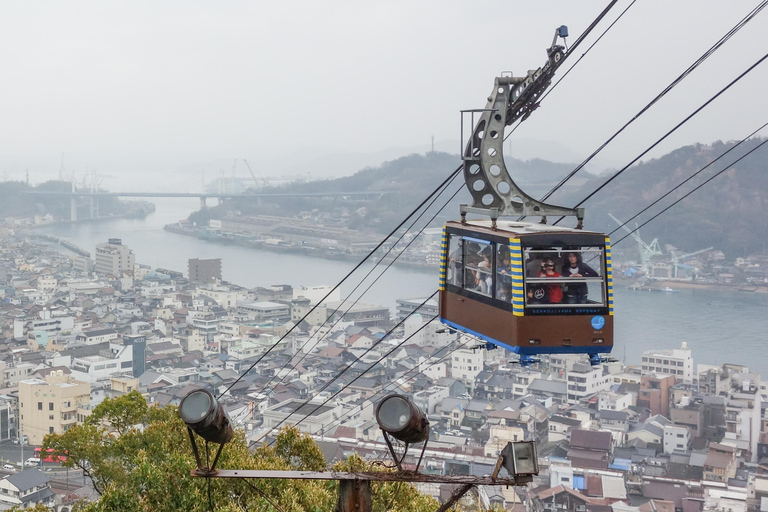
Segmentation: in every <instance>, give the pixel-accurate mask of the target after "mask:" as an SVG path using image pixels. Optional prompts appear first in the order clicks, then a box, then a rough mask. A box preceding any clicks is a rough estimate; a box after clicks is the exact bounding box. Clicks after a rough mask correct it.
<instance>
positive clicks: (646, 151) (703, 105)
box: [552, 54, 768, 226]
mask: <svg viewBox="0 0 768 512" xmlns="http://www.w3.org/2000/svg"><path fill="white" fill-rule="evenodd" d="M767 58H768V54H765V55H763V56H762V57H761V58H760V59H758V60H757V62H755V63H754V64H752V65H751V66H750V67H748V68H747V69H746V70H745V71H743V72H742V73H741V74H740V75H739V76H737V77H736V78H734V79H733V80H732V81H731V82H730V83H728V85H726V86H725V87H723V88H722V89H720V91H718V92H717V94H715V95H714V96H712V97H711V98H710V99H708V100H707V101H706V102H704V103H703V104H702V105H701V106H700V107H698V108H697V109H696V110H694V111H693V112H692V113H690V114H689V115H688V116H687V117H686V118H685V119H683V120H682V121H680V122H679V123H677V124H676V125H675V126H674V127H673V128H672V129H671V130H669V131H668V132H667V133H665V134H664V135H663V136H662V137H661V138H659V139H658V140H657V141H656V142H654V143H653V144H651V145H650V146H649V147H648V148H647V149H645V150H644V151H643V152H642V153H640V154H639V155H637V156H636V157H635V158H633V159H632V161H631V162H629V163H628V164H627V165H625V166H624V167H622V168H621V169H619V170H618V171H616V172H615V173H613V175H611V177H610V178H608V179H607V180H606V181H604V182H603V183H602V184H600V186H598V187H597V188H596V189H595V190H593V191H592V192H590V193H589V194H588V195H587V197H585V198H584V199H582V200H581V201H579V202H578V203H577V204H576V206H574V208H577V207H579V206H581V205H582V204H584V203H585V202H587V201H588V200H589V199H590V198H592V197H593V196H594V195H595V194H597V193H598V192H600V191H601V190H602V189H603V188H605V186H606V185H608V184H609V183H610V182H612V181H613V180H615V179H616V178H618V177H619V176H621V174H622V173H623V172H624V171H626V170H627V169H628V168H629V167H630V166H632V165H633V164H634V163H635V162H637V161H638V160H640V159H641V158H642V157H643V156H645V155H646V154H647V153H648V152H649V151H651V150H652V149H653V148H655V147H656V146H658V145H659V144H661V143H662V142H663V141H664V140H665V139H666V138H667V137H669V136H670V135H672V134H673V133H674V132H675V131H677V129H678V128H680V127H681V126H683V125H684V124H685V123H687V122H688V121H690V120H691V118H693V117H694V116H695V115H696V114H698V113H699V112H701V111H702V110H704V109H705V108H706V107H708V106H709V105H710V103H712V102H713V101H715V100H716V99H717V98H719V97H720V95H721V94H723V93H724V92H725V91H727V90H728V89H730V88H731V87H732V86H733V85H735V84H736V83H737V82H738V81H739V80H741V79H742V78H744V77H745V76H746V75H747V74H749V73H750V72H751V71H752V70H753V69H755V68H756V67H757V66H759V65H760V64H761V63H762V62H763V61H764V60H765V59H767ZM564 218H565V217H560V218H559V219H557V220H556V221H555V222H553V223H552V225H553V226H554V225H557V224H558V223H559V222H560V221H561V220H563V219H564Z"/></svg>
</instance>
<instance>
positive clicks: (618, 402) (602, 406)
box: [597, 391, 635, 411]
mask: <svg viewBox="0 0 768 512" xmlns="http://www.w3.org/2000/svg"><path fill="white" fill-rule="evenodd" d="M632 405H635V403H634V400H633V399H632V394H631V393H624V394H618V393H612V392H610V391H603V392H601V393H600V397H599V398H598V402H597V410H598V411H623V410H624V409H628V408H629V407H630V406H632Z"/></svg>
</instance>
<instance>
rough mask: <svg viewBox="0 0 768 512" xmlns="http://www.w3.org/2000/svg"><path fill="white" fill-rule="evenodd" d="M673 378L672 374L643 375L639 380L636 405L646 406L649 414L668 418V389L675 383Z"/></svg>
mask: <svg viewBox="0 0 768 512" xmlns="http://www.w3.org/2000/svg"><path fill="white" fill-rule="evenodd" d="M675 378H676V377H674V376H672V375H667V376H663V375H661V374H651V375H644V376H643V379H642V381H641V382H640V393H639V395H638V396H637V405H638V406H640V407H645V408H647V409H648V410H649V411H651V414H661V415H662V416H664V417H665V418H669V390H670V389H671V388H672V386H674V385H675Z"/></svg>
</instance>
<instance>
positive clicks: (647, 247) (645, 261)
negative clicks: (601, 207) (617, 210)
mask: <svg viewBox="0 0 768 512" xmlns="http://www.w3.org/2000/svg"><path fill="white" fill-rule="evenodd" d="M608 216H609V217H611V218H612V219H613V220H615V221H616V223H617V224H618V225H619V226H620V227H622V228H623V229H624V231H626V232H627V233H629V235H630V236H631V237H632V238H634V239H635V240H636V241H637V246H638V251H639V252H640V264H641V265H642V267H643V270H644V271H645V275H646V276H647V277H652V276H653V273H652V271H651V258H653V257H654V256H661V255H662V254H663V253H662V251H661V247H660V246H659V239H658V238H654V239H653V241H652V242H651V243H650V244H647V243H645V242H644V241H643V239H642V238H640V233H638V230H637V228H635V229H634V230H632V229H629V228H628V227H627V225H626V224H624V223H623V222H621V221H620V220H619V219H617V218H616V217H614V216H613V214H610V213H609V214H608Z"/></svg>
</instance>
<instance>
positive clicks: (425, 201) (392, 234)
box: [217, 166, 462, 398]
mask: <svg viewBox="0 0 768 512" xmlns="http://www.w3.org/2000/svg"><path fill="white" fill-rule="evenodd" d="M461 169H462V166H459V167H458V168H457V169H456V170H455V171H453V172H452V173H451V174H450V175H449V176H448V177H447V178H446V179H445V180H443V182H442V183H440V185H438V187H437V188H436V189H435V190H433V191H432V192H431V193H430V194H429V195H428V196H427V197H426V198H425V199H424V200H423V201H422V202H421V203H419V205H418V206H417V207H416V208H415V209H413V210H412V211H411V213H409V214H408V215H407V216H406V217H405V218H404V219H403V220H402V221H401V222H400V223H399V224H398V225H397V226H395V228H394V229H393V230H392V231H390V232H389V234H388V235H387V236H386V237H384V239H383V240H381V241H380V242H379V243H378V244H377V245H376V247H374V248H373V249H371V251H370V252H369V253H368V254H367V255H366V256H365V257H364V258H363V259H362V260H360V262H359V263H358V264H357V265H355V267H354V268H353V269H352V270H350V271H349V272H348V273H347V275H345V276H344V277H343V278H342V279H341V281H339V282H338V283H337V284H336V285H335V286H334V287H333V288H331V289H330V290H329V291H328V293H326V294H325V296H323V298H322V299H320V300H319V301H318V303H317V304H315V305H314V306H312V307H311V308H310V310H309V311H307V313H306V314H305V315H304V316H303V317H301V318H300V319H299V320H298V321H297V322H296V323H294V324H293V326H292V327H291V328H290V329H288V331H287V332H286V333H285V334H283V335H282V336H281V337H280V339H278V340H277V341H276V342H275V343H274V344H273V345H272V346H270V347H269V348H268V349H267V351H266V352H264V353H263V354H262V355H261V356H260V357H259V358H258V359H256V361H254V362H253V364H252V365H251V366H250V367H248V369H247V370H246V371H244V372H243V373H242V374H240V376H239V377H238V378H237V379H235V381H234V382H233V383H232V384H230V385H229V386H228V387H227V389H225V390H224V391H222V392H221V393H220V394H219V396H218V397H217V398H221V396H222V395H224V394H225V393H226V392H227V391H229V390H230V389H232V386H234V385H235V384H237V383H238V382H240V380H241V379H242V378H243V377H244V376H245V375H246V374H248V372H250V371H251V370H253V368H254V367H255V366H256V365H257V364H259V363H260V362H261V361H262V360H263V359H264V358H265V357H266V356H267V355H268V354H269V353H270V352H272V350H274V349H275V347H277V346H278V345H279V344H280V342H281V341H283V339H285V337H286V336H288V335H289V334H291V333H292V332H293V331H294V330H295V329H296V327H297V326H298V325H299V324H301V322H303V321H304V320H305V319H306V318H307V317H308V316H309V315H311V314H312V313H313V312H314V311H315V310H316V309H317V308H318V307H319V306H320V304H322V303H323V302H324V301H325V300H326V299H327V298H328V297H330V295H331V294H332V293H333V292H335V291H336V290H337V289H338V288H339V287H340V286H341V285H342V283H344V281H346V280H347V279H349V277H350V276H351V275H352V274H354V273H355V272H356V271H357V269H359V268H360V267H361V266H362V265H363V263H365V262H366V261H367V260H368V259H369V258H370V257H371V256H373V254H374V253H375V252H376V251H377V250H379V248H381V246H382V245H384V243H385V242H386V241H387V240H389V239H390V238H391V237H392V236H394V234H395V233H397V231H398V230H399V229H400V228H401V227H403V225H404V224H405V223H406V222H407V221H408V219H410V218H411V217H412V216H413V215H414V214H415V213H416V212H417V211H419V210H420V209H421V208H422V207H423V206H424V205H425V204H426V203H427V202H428V201H429V200H430V199H431V198H432V196H433V195H435V194H437V193H438V192H439V191H440V190H441V189H442V188H443V187H445V186H446V185H447V184H448V183H449V182H450V181H451V180H452V179H453V177H454V175H456V174H458V173H459V172H460V171H461Z"/></svg>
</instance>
